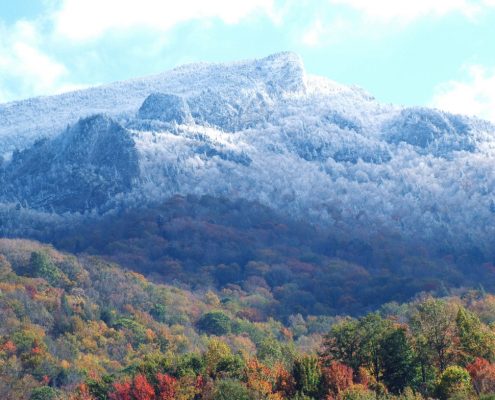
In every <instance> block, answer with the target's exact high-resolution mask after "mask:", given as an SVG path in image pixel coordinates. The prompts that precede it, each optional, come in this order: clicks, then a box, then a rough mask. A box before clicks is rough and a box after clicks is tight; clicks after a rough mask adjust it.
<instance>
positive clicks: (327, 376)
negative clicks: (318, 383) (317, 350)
mask: <svg viewBox="0 0 495 400" xmlns="http://www.w3.org/2000/svg"><path fill="white" fill-rule="evenodd" d="M352 377H353V371H352V368H351V367H348V366H347V365H345V364H342V363H339V362H337V361H334V362H333V363H332V364H330V366H329V367H327V368H324V369H323V379H324V382H325V386H326V387H327V390H328V391H329V392H331V393H333V394H334V395H335V396H337V395H339V393H341V392H343V391H344V390H346V389H348V388H349V387H351V386H352V385H353V380H352Z"/></svg>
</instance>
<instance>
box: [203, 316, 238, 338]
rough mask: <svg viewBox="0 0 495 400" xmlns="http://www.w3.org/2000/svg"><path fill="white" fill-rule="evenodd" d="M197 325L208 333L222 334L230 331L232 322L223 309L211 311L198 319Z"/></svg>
mask: <svg viewBox="0 0 495 400" xmlns="http://www.w3.org/2000/svg"><path fill="white" fill-rule="evenodd" d="M197 327H198V329H200V330H201V331H203V332H205V333H208V334H210V335H217V336H222V335H227V334H229V333H230V332H231V330H232V322H231V320H230V318H229V317H228V315H227V314H225V313H224V312H223V311H211V312H208V313H206V314H204V315H203V316H202V317H201V318H200V319H199V321H198V323H197Z"/></svg>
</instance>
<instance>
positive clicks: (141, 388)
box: [132, 374, 155, 400]
mask: <svg viewBox="0 0 495 400" xmlns="http://www.w3.org/2000/svg"><path fill="white" fill-rule="evenodd" d="M132 395H133V396H134V400H154V399H155V389H153V386H151V385H150V383H149V382H148V380H147V379H146V377H145V376H144V375H142V374H139V375H136V376H135V377H134V382H133V385H132Z"/></svg>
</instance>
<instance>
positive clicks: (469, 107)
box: [432, 65, 495, 122]
mask: <svg viewBox="0 0 495 400" xmlns="http://www.w3.org/2000/svg"><path fill="white" fill-rule="evenodd" d="M466 69H467V71H468V75H469V78H468V80H467V81H465V82H460V81H450V82H446V83H443V84H441V85H439V86H438V87H437V88H436V93H435V95H434V97H433V100H432V105H433V106H434V107H437V108H440V109H443V110H446V111H450V112H453V113H461V114H467V115H476V116H478V117H481V118H485V119H489V120H491V121H494V122H495V68H493V69H488V68H486V67H483V66H479V65H472V66H469V67H467V68H466Z"/></svg>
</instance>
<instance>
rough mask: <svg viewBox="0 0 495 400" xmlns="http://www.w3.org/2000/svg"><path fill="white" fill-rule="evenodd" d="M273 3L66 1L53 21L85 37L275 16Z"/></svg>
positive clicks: (69, 35)
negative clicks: (213, 20)
mask: <svg viewBox="0 0 495 400" xmlns="http://www.w3.org/2000/svg"><path fill="white" fill-rule="evenodd" d="M273 3H274V0H242V1H232V0H209V1H205V0H179V1H171V0H140V1H136V0H84V1H81V0H63V3H62V6H61V8H60V9H59V11H57V12H56V14H55V15H54V22H55V26H56V32H57V33H58V34H60V35H63V36H64V37H66V38H69V39H73V40H86V39H94V38H98V37H99V36H101V35H102V34H104V33H105V32H107V31H109V30H113V29H129V28H133V27H148V28H152V29H155V30H160V31H166V30H168V29H170V28H172V27H174V26H175V25H177V24H179V23H182V22H186V21H191V20H197V19H205V18H219V19H220V20H222V21H224V22H225V23H227V24H234V23H237V22H239V21H240V20H241V19H242V18H245V17H247V16H249V15H251V14H253V13H256V12H262V13H264V14H266V15H270V16H275V14H274V12H273Z"/></svg>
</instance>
